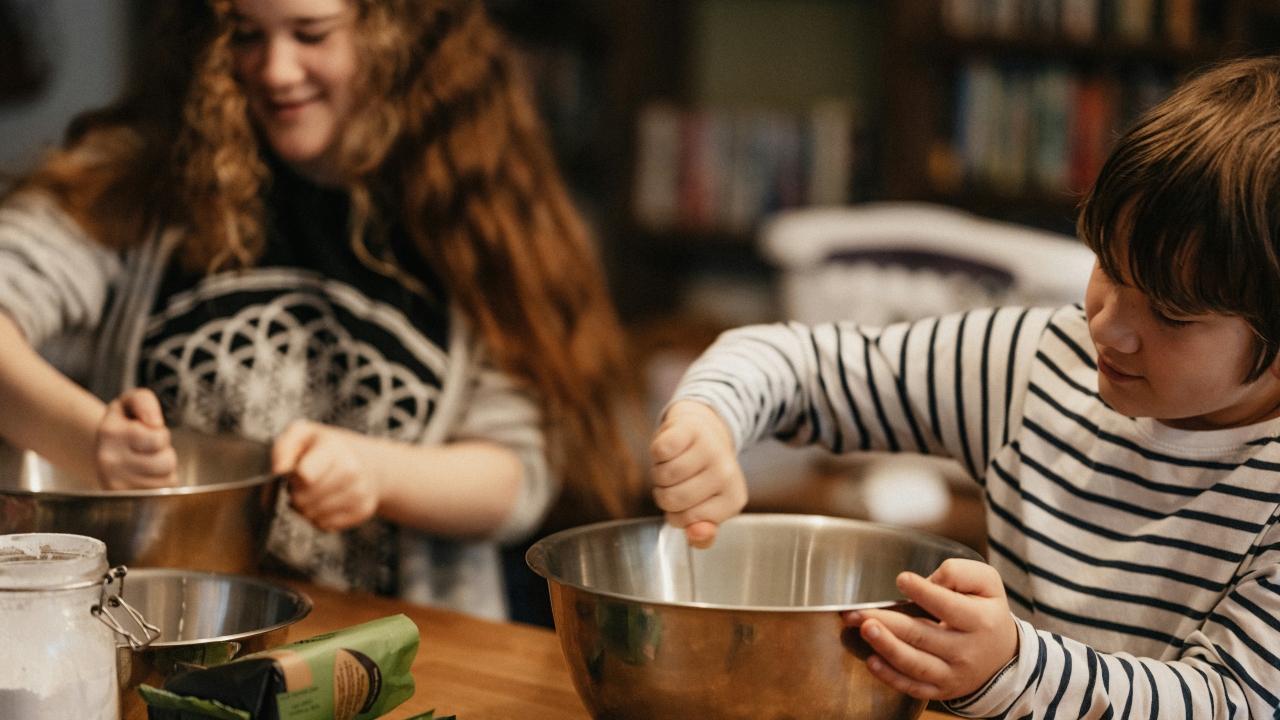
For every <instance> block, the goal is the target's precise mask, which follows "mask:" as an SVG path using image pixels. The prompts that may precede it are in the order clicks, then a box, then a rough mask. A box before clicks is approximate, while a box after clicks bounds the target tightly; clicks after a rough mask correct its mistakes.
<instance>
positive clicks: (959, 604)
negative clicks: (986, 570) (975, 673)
mask: <svg viewBox="0 0 1280 720" xmlns="http://www.w3.org/2000/svg"><path fill="white" fill-rule="evenodd" d="M898 589H899V590H901V591H902V593H903V594H904V595H906V596H907V597H908V598H910V599H911V601H912V602H914V603H915V604H916V605H919V606H920V609H922V610H924V611H925V612H927V613H929V614H930V615H932V616H934V617H935V618H938V620H940V621H942V622H945V623H946V624H947V625H948V626H950V627H953V628H955V629H957V630H961V631H965V630H972V629H974V628H975V627H978V626H980V625H981V624H982V617H983V616H982V608H981V607H980V606H979V605H978V604H977V601H978V600H979V599H981V598H983V597H985V596H975V595H969V594H964V593H961V592H958V591H956V590H951V589H949V588H947V587H944V586H943V585H940V584H938V583H936V582H934V581H933V580H932V579H930V578H923V577H920V576H919V575H917V574H915V573H912V572H904V573H902V574H901V575H899V576H898Z"/></svg>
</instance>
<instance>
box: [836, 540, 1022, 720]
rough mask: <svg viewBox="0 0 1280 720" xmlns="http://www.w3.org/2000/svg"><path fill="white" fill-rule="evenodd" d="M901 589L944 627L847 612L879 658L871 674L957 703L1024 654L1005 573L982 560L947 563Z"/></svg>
mask: <svg viewBox="0 0 1280 720" xmlns="http://www.w3.org/2000/svg"><path fill="white" fill-rule="evenodd" d="M898 589H899V590H901V591H902V593H903V594H904V595H906V596H907V597H908V598H910V599H911V600H912V601H913V602H915V604H916V605H919V606H920V607H921V608H922V609H923V610H925V611H926V612H928V613H930V614H931V615H933V616H934V617H936V618H938V619H937V621H934V620H931V619H927V618H917V617H911V616H908V615H905V614H903V613H900V612H894V611H892V610H863V611H860V612H859V611H851V612H848V613H845V617H844V619H845V624H846V625H849V626H852V627H858V626H861V635H862V638H863V639H864V640H866V641H867V643H868V644H869V645H871V647H872V649H873V650H875V652H876V654H875V655H872V656H871V657H870V658H868V659H867V669H868V670H870V671H871V674H872V675H874V676H875V677H876V678H878V679H879V680H880V681H881V682H883V683H884V684H886V685H888V686H890V687H892V688H893V689H895V690H898V691H900V692H904V693H906V694H908V695H911V696H913V697H917V698H921V699H924V700H952V699H954V698H958V697H964V696H965V695H968V694H970V693H972V692H974V691H975V690H977V689H978V688H980V687H982V686H983V685H984V684H986V682H987V681H988V680H990V679H991V677H992V676H993V675H995V674H996V673H997V672H999V671H1000V669H1001V668H1003V667H1004V666H1005V665H1007V664H1008V663H1009V661H1010V660H1012V659H1013V657H1014V655H1015V654H1016V653H1017V651H1018V627H1017V624H1016V623H1015V621H1014V619H1013V615H1012V614H1011V613H1010V611H1009V602H1008V600H1007V599H1006V598H1005V594H1004V585H1003V583H1001V581H1000V575H999V574H998V573H997V572H996V571H995V568H992V567H991V566H990V565H986V564H984V563H980V562H977V561H975V560H959V559H951V560H947V561H946V562H944V563H943V564H942V566H941V567H939V568H938V569H937V570H936V571H935V572H934V573H933V574H932V575H930V576H929V577H928V578H927V579H926V578H923V577H920V576H919V575H916V574H915V573H911V572H904V573H902V574H901V575H899V576H898Z"/></svg>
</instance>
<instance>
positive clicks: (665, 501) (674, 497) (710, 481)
mask: <svg viewBox="0 0 1280 720" xmlns="http://www.w3.org/2000/svg"><path fill="white" fill-rule="evenodd" d="M654 485H655V487H654V488H653V501H654V502H655V503H656V504H657V505H658V509H659V510H662V511H663V512H669V513H671V512H676V513H678V512H684V511H685V510H689V509H690V508H693V507H696V506H697V505H698V504H699V503H703V502H706V501H707V500H709V499H711V498H712V497H714V496H715V495H716V494H717V493H718V492H719V491H720V490H721V489H722V488H721V487H720V486H719V484H718V483H717V482H716V478H715V477H714V476H712V475H711V474H710V473H706V472H702V473H698V474H697V475H694V476H693V477H691V478H688V479H687V480H684V481H683V482H679V483H676V484H674V485H670V486H664V485H661V484H659V483H658V481H657V478H656V477H655V479H654Z"/></svg>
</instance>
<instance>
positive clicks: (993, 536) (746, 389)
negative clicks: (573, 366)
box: [651, 58, 1280, 720]
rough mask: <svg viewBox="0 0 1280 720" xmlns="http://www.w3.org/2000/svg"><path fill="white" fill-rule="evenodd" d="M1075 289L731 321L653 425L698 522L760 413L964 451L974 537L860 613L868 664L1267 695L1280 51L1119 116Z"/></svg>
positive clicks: (930, 448)
mask: <svg viewBox="0 0 1280 720" xmlns="http://www.w3.org/2000/svg"><path fill="white" fill-rule="evenodd" d="M1079 232H1080V236H1081V237H1082V238H1083V239H1084V241H1085V242H1086V243H1087V244H1088V245H1089V247H1090V248H1091V249H1092V250H1094V252H1095V253H1096V254H1097V256H1098V263H1097V265H1096V266H1095V268H1094V271H1093V274H1092V276H1091V278H1090V280H1089V285H1088V288H1087V291H1086V299H1085V305H1084V307H1083V308H1080V307H1078V306H1071V307H1066V308H1061V309H1058V310H1049V309H1017V308H1002V309H995V310H982V311H973V312H968V313H964V314H961V315H955V316H948V317H942V318H935V319H929V320H923V321H919V322H914V323H904V324H900V325H893V326H890V327H886V328H883V329H873V328H864V327H858V326H855V325H852V324H833V325H826V326H817V327H813V328H809V327H804V326H801V325H799V324H795V323H792V324H788V325H774V326H760V327H752V328H743V329H740V330H736V331H732V332H730V333H726V334H725V335H724V336H722V337H721V339H720V340H718V341H717V343H716V344H715V345H714V346H713V347H712V348H711V349H710V350H708V351H707V353H706V354H705V355H704V356H703V357H702V358H700V359H699V360H698V362H697V363H695V364H694V366H693V367H692V368H691V369H690V370H689V373H688V374H687V375H686V377H685V379H684V381H683V382H682V384H681V386H680V388H679V390H678V391H677V393H676V396H675V401H674V403H673V404H672V405H671V406H670V408H669V409H668V411H667V414H666V417H665V420H664V422H663V425H662V427H661V428H659V430H658V433H657V434H656V435H655V437H654V440H653V443H652V448H651V452H652V456H653V459H654V462H655V466H654V480H655V485H656V487H655V490H654V495H655V499H656V500H657V503H658V505H659V507H661V508H662V509H663V510H665V511H666V512H667V517H668V519H669V520H670V521H671V522H672V523H673V524H675V525H677V526H679V527H684V528H686V532H687V533H688V535H689V537H690V539H691V542H694V543H695V544H698V543H701V544H707V543H709V542H710V541H711V540H712V539H713V538H714V533H715V524H716V523H718V522H721V521H723V520H725V519H727V518H729V517H730V516H732V515H734V514H736V513H737V512H739V511H740V510H741V509H742V507H743V506H744V504H745V501H746V487H745V484H744V482H743V479H742V475H741V471H740V470H739V469H738V466H737V463H736V457H735V453H736V451H737V450H740V449H742V448H745V447H746V446H748V445H750V444H751V443H753V442H756V441H757V440H759V439H761V438H764V437H766V436H769V435H772V436H776V437H779V438H782V439H785V440H789V441H791V442H795V443H822V444H823V445H825V446H827V447H828V448H830V449H831V450H833V451H834V452H846V451H852V450H860V449H861V450H866V449H885V450H895V451H896V450H902V451H912V452H922V453H932V454H942V455H950V456H952V457H955V458H958V459H959V460H960V461H961V462H962V463H963V464H964V465H965V467H967V468H968V470H969V472H970V473H971V474H972V475H973V477H974V478H975V479H976V480H977V481H978V482H979V483H980V484H981V485H982V486H983V488H984V495H985V499H986V507H987V527H988V534H989V543H988V544H989V548H990V552H989V555H990V557H989V560H990V563H991V564H990V565H989V566H988V565H983V564H981V563H977V562H972V561H965V560H951V561H948V562H947V563H945V564H944V565H943V566H942V567H941V568H939V570H938V571H937V572H935V573H934V574H933V575H932V576H930V577H928V578H923V577H920V576H917V575H913V574H910V573H904V574H903V575H902V576H901V577H899V579H898V585H899V588H900V589H901V590H902V591H903V593H904V594H905V595H907V596H908V597H910V598H911V599H912V600H914V601H915V602H916V603H917V604H919V605H920V606H921V607H923V608H924V609H925V610H927V611H929V612H930V613H932V615H933V616H934V617H936V618H938V621H936V622H935V621H932V620H927V619H920V618H914V617H909V616H907V615H904V614H901V613H895V612H892V611H866V612H862V613H852V614H850V616H849V617H847V618H846V622H847V623H848V624H849V625H853V626H860V632H861V634H862V637H863V638H864V639H866V640H867V642H868V643H869V644H870V645H871V646H872V648H874V650H875V654H874V655H873V656H872V657H871V658H870V659H869V660H868V661H867V664H868V667H869V668H870V670H871V671H872V673H873V674H875V675H876V676H877V677H878V678H879V679H881V680H882V681H884V682H885V683H887V684H889V685H891V686H893V687H894V688H897V689H899V690H902V691H904V692H907V693H910V694H912V695H915V696H917V697H921V698H927V699H938V700H946V701H948V702H947V705H948V707H949V708H950V709H951V710H952V711H954V712H956V713H958V714H961V715H965V716H970V717H1008V718H1023V717H1035V718H1049V717H1056V718H1076V717H1078V718H1110V717H1111V716H1113V715H1114V716H1116V717H1117V718H1129V717H1141V718H1178V719H1180V720H1181V719H1187V720H1190V718H1193V717H1203V718H1210V717H1230V718H1250V717H1256V718H1262V717H1266V718H1270V717H1273V716H1274V715H1275V714H1276V712H1277V707H1278V706H1280V620H1278V619H1277V618H1278V617H1280V360H1277V350H1278V349H1280V260H1278V259H1277V254H1278V252H1280V59H1276V58H1259V59H1249V60H1242V61H1237V62H1233V63H1229V64H1225V65H1222V66H1219V67H1216V68H1214V69H1212V70H1210V71H1209V72H1206V73H1204V74H1203V75H1200V76H1199V77H1196V78H1194V79H1193V80H1191V81H1189V82H1188V83H1186V84H1185V85H1184V86H1182V87H1181V88H1179V89H1178V90H1177V91H1176V92H1175V93H1174V94H1173V95H1172V96H1171V97H1170V98H1169V99H1168V100H1166V101H1165V102H1163V103H1161V104H1160V105H1159V106H1157V107H1156V108H1154V109H1152V110H1151V111H1150V112H1149V113H1148V114H1147V115H1145V116H1144V117H1143V118H1142V119H1141V120H1140V121H1139V123H1138V124H1137V125H1136V126H1135V127H1134V128H1133V129H1132V130H1130V131H1129V132H1128V133H1127V134H1126V135H1125V136H1124V137H1123V138H1122V139H1121V140H1120V142H1119V144H1118V147H1117V148H1116V149H1115V151H1114V152H1113V154H1112V155H1111V156H1110V158H1109V159H1108V160H1107V162H1106V164H1105V165H1104V167H1103V168H1102V171H1101V175H1100V177H1099V179H1098V181H1097V183H1096V184H1095V186H1094V188H1093V189H1092V191H1091V192H1090V194H1089V196H1088V197H1087V198H1086V199H1085V202H1084V205H1083V208H1082V213H1081V219H1080V224H1079Z"/></svg>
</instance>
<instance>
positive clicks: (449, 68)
mask: <svg viewBox="0 0 1280 720" xmlns="http://www.w3.org/2000/svg"><path fill="white" fill-rule="evenodd" d="M156 29H157V30H158V32H156V33H155V37H154V39H153V41H152V43H151V45H150V46H149V52H150V57H149V58H148V60H147V62H145V63H143V64H142V65H141V71H140V74H139V79H138V80H139V81H138V82H137V83H136V86H135V88H134V90H132V91H131V92H129V93H127V94H126V96H125V97H124V98H123V99H122V100H121V101H119V102H118V103H116V104H115V105H113V106H110V107H107V108H105V109H102V110H99V111H95V112H91V113H87V114H85V115H82V116H80V117H78V118H77V119H76V120H75V121H73V122H72V124H71V125H70V127H69V128H68V131H67V136H66V141H65V143H64V146H63V147H62V149H60V150H58V151H56V152H53V153H51V154H50V155H49V156H48V157H47V159H46V160H45V161H44V162H43V163H42V164H41V166H40V167H38V168H36V169H35V170H34V171H33V172H31V173H30V174H29V175H28V176H27V177H25V178H23V179H22V180H21V181H20V182H19V183H17V184H15V186H14V188H13V189H11V190H10V191H9V193H8V196H7V197H6V199H5V201H4V203H3V204H2V205H0V347H2V348H3V350H2V351H0V407H4V408H6V410H7V411H6V412H5V413H3V414H2V415H3V417H0V436H3V437H5V438H7V439H8V440H10V441H12V442H14V443H16V444H18V445H20V446H23V447H27V448H31V449H34V450H36V451H37V452H39V453H41V454H42V455H44V456H46V457H48V458H50V459H51V460H52V461H54V462H55V463H56V464H59V465H60V466H62V467H63V468H65V469H67V470H68V471H70V472H73V473H76V474H79V475H81V476H87V477H94V478H97V479H98V480H100V481H101V482H102V483H103V484H104V485H106V486H107V487H109V488H133V487H152V486H161V485H164V484H166V483H170V482H172V481H173V478H174V469H175V457H174V454H173V450H172V447H171V445H170V442H169V436H168V430H167V426H181V427H188V428H193V429H196V430H202V431H210V432H230V433H235V434H238V435H241V436H245V437H250V438H256V439H261V440H266V441H271V442H273V447H272V455H273V458H272V459H273V464H274V466H275V469H276V471H278V472H288V473H290V476H289V478H290V479H289V491H290V492H289V494H288V495H289V500H288V503H287V504H286V503H285V502H284V501H282V503H281V507H280V512H279V513H278V516H277V520H276V522H275V526H274V527H273V529H272V533H271V537H270V539H269V541H268V551H269V555H270V562H271V563H273V567H274V569H277V570H281V569H292V570H295V571H298V572H301V573H302V574H304V575H305V576H307V577H310V578H311V579H312V580H315V581H317V582H322V583H326V584H330V585H336V586H339V587H347V588H355V589H361V590H372V591H378V592H382V593H385V594H397V595H400V596H402V597H406V598H408V599H411V600H417V601H420V602H430V603H434V604H440V605H445V606H451V607H455V608H458V609H462V610H466V611H468V612H472V613H477V614H481V615H489V616H495V617H500V616H502V615H503V613H504V611H505V608H504V607H503V600H502V598H503V595H502V593H501V592H500V588H501V585H500V583H501V576H500V574H499V571H498V565H497V552H496V548H497V545H498V543H501V542H504V541H512V540H516V539H519V538H521V537H526V536H528V535H529V534H530V533H531V532H533V531H534V530H535V529H536V528H537V527H538V526H539V525H540V523H541V522H542V521H543V520H544V518H545V515H546V513H547V511H548V509H549V507H550V506H551V504H552V502H553V500H554V499H555V498H556V497H557V495H558V493H559V492H560V490H563V491H564V493H565V496H566V498H565V499H566V500H567V501H569V502H572V503H575V505H574V506H575V507H576V508H577V509H578V511H579V514H578V517H581V518H601V517H609V516H615V517H616V516H622V515H626V514H629V513H630V512H632V511H633V510H634V508H635V505H636V503H637V502H639V498H640V495H641V488H640V487H639V485H640V482H639V478H638V470H637V466H636V464H635V462H634V460H633V454H632V453H631V452H630V451H629V449H628V442H627V440H628V438H629V437H633V436H638V435H639V434H640V433H642V432H643V431H642V430H640V429H639V428H633V430H635V431H636V432H631V431H629V430H628V423H629V422H631V418H633V417H638V414H634V413H633V412H632V409H633V408H634V407H635V403H634V402H633V397H632V396H631V395H630V393H629V391H628V390H626V388H627V387H628V385H627V383H626V382H625V379H626V378H628V377H630V373H629V368H628V363H627V358H626V355H625V353H624V350H623V345H622V339H621V331H620V328H619V325H618V321H617V319H616V316H615V314H614V312H613V309H612V306H611V305H610V303H609V300H608V296H607V292H606V288H605V284H604V280H603V273H602V272H601V270H600V267H599V263H598V260H597V258H596V256H595V251H594V248H593V245H592V241H591V238H590V236H589V233H588V231H587V229H586V227H585V226H584V223H583V221H582V219H581V218H580V217H579V215H578V213H577V211H576V210H575V208H574V206H573V204H572V202H571V201H570V198H569V195H568V192H567V191H566V188H565V186H564V183H563V181H562V180H561V178H560V176H559V174H558V172H557V170H556V168H555V166H554V161H553V158H552V155H551V152H550V150H549V147H548V143H547V141H546V139H545V137H544V132H543V130H542V128H541V126H540V124H539V121H538V118H537V116H536V113H535V111H534V109H533V107H532V104H531V102H530V100H529V99H528V96H527V92H526V89H525V87H524V86H523V84H522V81H521V78H520V77H519V73H518V69H517V66H516V64H515V62H514V59H513V56H512V53H511V51H510V49H509V47H508V45H507V44H506V42H505V41H504V39H503V38H502V36H501V35H500V33H499V32H498V31H497V30H496V29H495V28H494V27H493V26H492V25H491V24H490V22H489V20H488V19H487V18H486V15H485V13H484V9H483V6H482V5H481V3H480V2H479V1H478V0H208V2H207V3H206V2H188V1H186V0H183V1H181V2H179V1H177V0H174V1H172V2H162V3H161V5H160V7H159V8H158V9H157V13H156ZM77 336H81V337H89V338H91V340H92V347H93V348H94V350H93V352H92V353H91V354H87V355H85V357H91V358H92V361H91V362H89V363H88V365H89V369H88V372H87V373H86V375H85V377H84V378H83V380H82V382H81V383H76V382H73V381H72V380H71V379H70V378H69V377H68V374H67V373H69V372H70V371H69V370H67V369H66V368H62V369H61V370H60V369H58V368H56V367H55V365H53V364H50V363H49V362H47V361H46V360H45V359H43V358H42V357H41V355H39V354H37V351H38V350H46V349H47V348H50V347H55V346H56V343H59V342H61V343H65V342H66V341H67V338H74V337H77ZM44 357H52V351H47V352H45V353H44ZM64 371H66V372H64ZM86 387H87V388H88V390H86V389H85V388H86ZM90 390H91V391H92V392H90Z"/></svg>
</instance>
